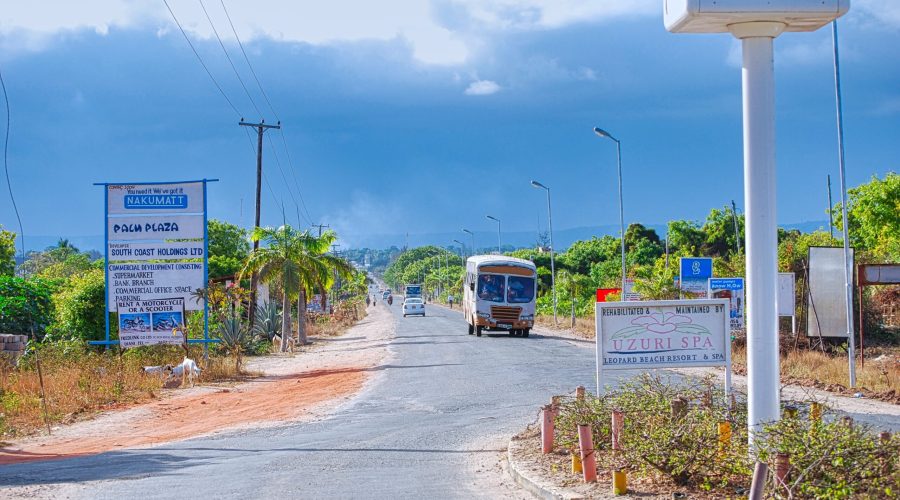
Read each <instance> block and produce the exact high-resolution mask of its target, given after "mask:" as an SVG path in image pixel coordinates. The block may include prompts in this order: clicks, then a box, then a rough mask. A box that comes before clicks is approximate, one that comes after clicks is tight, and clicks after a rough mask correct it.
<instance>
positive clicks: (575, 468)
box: [572, 451, 583, 474]
mask: <svg viewBox="0 0 900 500" xmlns="http://www.w3.org/2000/svg"><path fill="white" fill-rule="evenodd" d="M582 470H583V467H582V466H581V454H580V453H579V452H578V451H573V452H572V474H581V472H582Z"/></svg>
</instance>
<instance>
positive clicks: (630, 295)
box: [622, 278, 641, 302]
mask: <svg viewBox="0 0 900 500" xmlns="http://www.w3.org/2000/svg"><path fill="white" fill-rule="evenodd" d="M622 299H623V300H625V301H627V302H632V301H636V300H641V294H639V293H637V292H635V291H634V280H633V279H632V278H626V279H625V296H624V297H622Z"/></svg>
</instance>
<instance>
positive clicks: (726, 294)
mask: <svg viewBox="0 0 900 500" xmlns="http://www.w3.org/2000/svg"><path fill="white" fill-rule="evenodd" d="M709 298H710V299H728V301H729V303H730V307H729V312H728V317H729V321H730V322H731V330H732V331H734V330H743V329H744V305H745V304H746V302H745V299H744V278H710V279H709Z"/></svg>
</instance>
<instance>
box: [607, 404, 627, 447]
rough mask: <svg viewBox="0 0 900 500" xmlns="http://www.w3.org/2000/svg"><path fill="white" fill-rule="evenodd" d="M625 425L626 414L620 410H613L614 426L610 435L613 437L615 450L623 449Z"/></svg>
mask: <svg viewBox="0 0 900 500" xmlns="http://www.w3.org/2000/svg"><path fill="white" fill-rule="evenodd" d="M624 427H625V414H624V413H622V412H621V411H619V410H613V411H612V426H611V427H610V430H611V432H610V437H611V438H612V449H613V451H621V450H622V429H623V428H624Z"/></svg>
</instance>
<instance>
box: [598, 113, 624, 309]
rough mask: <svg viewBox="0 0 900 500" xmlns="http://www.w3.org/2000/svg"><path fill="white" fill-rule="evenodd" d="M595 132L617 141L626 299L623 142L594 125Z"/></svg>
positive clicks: (620, 224)
mask: <svg viewBox="0 0 900 500" xmlns="http://www.w3.org/2000/svg"><path fill="white" fill-rule="evenodd" d="M594 133H595V134H597V135H598V136H600V137H606V138H608V139H611V140H613V141H615V143H616V158H617V159H618V162H617V163H618V167H619V230H620V231H621V233H622V297H621V298H622V300H624V299H625V208H624V203H623V202H622V142H621V141H619V140H618V139H616V138H615V137H613V136H611V135H610V134H609V132H606V131H605V130H603V129H602V128H599V127H594Z"/></svg>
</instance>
